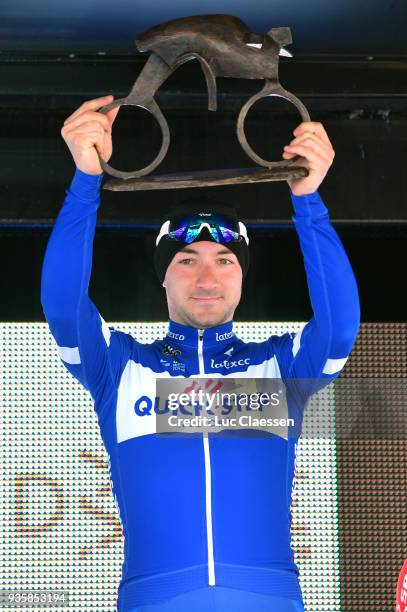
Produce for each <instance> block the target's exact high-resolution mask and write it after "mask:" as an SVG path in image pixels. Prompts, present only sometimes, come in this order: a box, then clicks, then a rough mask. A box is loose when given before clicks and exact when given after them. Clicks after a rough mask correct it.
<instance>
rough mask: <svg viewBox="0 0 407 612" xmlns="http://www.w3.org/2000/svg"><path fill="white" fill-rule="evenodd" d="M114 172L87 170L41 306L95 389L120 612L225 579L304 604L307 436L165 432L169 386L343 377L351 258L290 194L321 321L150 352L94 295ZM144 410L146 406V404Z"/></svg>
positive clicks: (173, 328) (219, 334) (225, 327)
mask: <svg viewBox="0 0 407 612" xmlns="http://www.w3.org/2000/svg"><path fill="white" fill-rule="evenodd" d="M102 178H103V175H98V176H92V175H87V174H85V173H83V172H81V171H80V170H76V172H75V175H74V178H73V181H72V183H71V186H70V188H69V189H68V190H67V192H66V198H65V201H64V203H63V206H62V208H61V210H60V212H59V215H58V218H57V220H56V222H55V225H54V227H53V231H52V234H51V236H50V239H49V242H48V245H47V249H46V253H45V257H44V263H43V270H42V285H41V303H42V306H43V310H44V314H45V317H46V319H47V321H48V324H49V327H50V330H51V333H52V335H53V337H54V338H55V341H56V344H57V347H58V353H59V356H60V358H61V360H62V362H63V364H64V365H65V367H66V368H67V369H68V370H69V372H70V373H71V374H72V375H73V376H74V377H75V378H76V379H77V380H78V381H80V383H81V384H82V385H83V386H84V387H85V388H86V389H87V390H88V391H89V392H90V394H91V396H92V399H93V402H94V408H95V412H96V414H97V417H98V423H99V427H100V431H101V436H102V439H103V442H104V445H105V448H106V451H107V453H108V457H109V471H110V481H111V487H112V493H113V495H114V499H115V502H116V505H117V509H118V512H119V514H120V520H121V523H122V528H123V536H124V563H123V568H122V579H121V581H120V585H119V592H118V610H120V611H125V612H127V611H129V610H131V609H132V608H135V607H137V606H141V605H147V604H153V603H158V602H160V601H164V600H166V599H168V598H170V597H175V596H177V595H179V594H181V593H185V592H187V591H189V590H192V589H200V588H203V587H205V586H208V585H209V586H210V585H218V586H223V587H229V588H239V589H242V590H248V591H253V592H258V593H264V594H269V595H275V596H282V597H289V598H292V599H298V600H301V599H302V593H301V589H300V585H299V580H298V575H299V571H298V567H297V565H296V564H295V562H294V555H293V550H292V548H291V543H290V540H291V538H290V528H291V512H290V503H291V493H292V486H293V482H294V476H295V452H296V443H297V440H298V438H284V437H279V436H271V435H270V436H264V435H263V436H254V437H233V436H232V437H227V436H225V437H222V436H216V435H211V434H206V435H200V436H195V435H194V436H190V437H188V436H183V437H171V436H169V437H163V436H159V435H157V433H156V413H155V411H154V410H153V409H150V408H151V407H152V406H153V405H154V400H155V396H156V381H157V378H165V377H167V378H168V377H173V376H181V377H190V376H201V377H205V376H208V377H210V378H214V377H230V376H233V377H239V378H244V377H250V378H281V379H283V380H284V379H287V380H288V379H290V378H304V379H314V380H315V384H314V386H313V388H312V393H313V392H315V391H316V390H317V389H320V388H323V387H324V386H325V385H327V384H329V382H331V381H332V380H333V379H334V378H335V377H337V376H338V375H339V373H340V371H341V369H342V368H343V366H344V364H345V362H346V360H347V358H348V356H349V353H350V351H351V349H352V346H353V344H354V342H355V340H356V336H357V332H358V328H359V323H360V308H359V298H358V291H357V285H356V281H355V278H354V275H353V271H352V268H351V265H350V263H349V260H348V257H347V255H346V253H345V250H344V248H343V246H342V244H341V242H340V239H339V237H338V236H337V234H336V232H335V230H334V228H333V227H332V225H331V223H330V220H329V215H328V211H327V208H326V206H325V204H324V203H323V201H322V199H321V197H320V195H319V194H318V192H315V193H313V194H310V195H306V196H294V195H293V194H292V193H291V198H292V203H293V206H294V209H295V215H294V216H293V217H292V219H293V222H294V224H295V228H296V231H297V233H298V236H299V240H300V246H301V250H302V253H303V256H304V263H305V270H306V275H307V282H308V288H309V294H310V299H311V304H312V308H313V313H314V316H313V317H312V318H311V320H310V321H309V322H308V323H307V324H306V325H304V326H303V327H302V328H301V329H300V331H298V332H297V333H285V334H283V335H281V336H277V335H273V336H271V337H269V338H268V339H267V340H265V341H264V342H244V341H242V340H241V339H239V338H238V337H237V336H236V334H235V332H234V329H233V322H232V321H228V322H226V323H223V324H221V325H218V326H215V327H212V328H208V329H203V330H200V329H196V328H193V327H189V326H186V325H183V324H180V323H177V322H175V321H172V320H170V321H169V324H168V331H167V334H166V336H165V337H164V338H162V339H157V340H155V342H153V343H151V344H143V343H140V342H138V341H136V340H135V339H134V338H133V337H132V336H131V335H130V334H126V333H124V332H121V331H118V330H116V329H114V327H112V326H109V325H107V323H106V322H105V321H104V319H103V317H102V316H101V314H100V313H99V311H98V309H97V308H96V306H95V305H94V303H93V302H92V300H91V299H90V298H89V296H88V286H89V280H90V274H91V267H92V248H93V238H94V233H95V225H96V219H97V209H98V207H99V205H100V186H101V181H102ZM140 402H143V409H141V408H140V406H141V403H140Z"/></svg>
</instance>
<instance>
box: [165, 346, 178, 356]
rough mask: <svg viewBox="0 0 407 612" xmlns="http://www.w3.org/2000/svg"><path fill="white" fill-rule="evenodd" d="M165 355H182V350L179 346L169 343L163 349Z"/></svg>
mask: <svg viewBox="0 0 407 612" xmlns="http://www.w3.org/2000/svg"><path fill="white" fill-rule="evenodd" d="M162 352H163V353H164V355H170V357H175V356H176V355H181V350H180V349H178V348H174V347H173V346H170V345H169V344H166V345H165V346H164V348H163V350H162Z"/></svg>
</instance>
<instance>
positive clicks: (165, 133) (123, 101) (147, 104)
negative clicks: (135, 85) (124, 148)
mask: <svg viewBox="0 0 407 612" xmlns="http://www.w3.org/2000/svg"><path fill="white" fill-rule="evenodd" d="M117 106H139V107H140V108H145V109H146V110H147V111H148V112H149V113H151V114H152V115H154V117H155V118H156V120H157V121H158V123H159V125H160V128H161V133H162V137H163V138H162V144H161V150H160V152H159V153H158V155H157V157H156V158H155V159H154V160H153V161H152V162H151V164H149V165H148V166H145V167H144V168H142V169H141V170H131V171H129V172H124V171H122V170H116V168H113V167H112V166H110V165H109V164H108V163H107V162H106V161H105V160H104V159H102V157H101V156H100V154H99V151H97V154H98V157H99V162H100V165H101V167H102V169H103V170H104V171H105V172H107V173H108V174H110V175H111V176H117V177H118V178H122V179H131V178H137V177H139V176H145V175H146V174H149V173H150V172H152V171H153V170H154V168H156V167H157V166H158V165H159V164H160V163H161V162H162V160H163V159H164V157H165V156H166V154H167V151H168V147H169V144H170V130H169V128H168V123H167V121H166V119H165V117H164V115H163V114H162V112H161V109H160V107H159V106H158V104H157V102H156V101H155V100H154V98H150V99H149V100H143V101H142V102H140V103H137V102H135V101H134V100H131V93H130V94H129V96H127V97H126V98H119V99H117V100H114V101H113V102H111V103H110V104H106V105H105V106H102V108H100V109H99V111H98V112H99V113H106V112H107V111H109V110H111V109H112V108H116V107H117Z"/></svg>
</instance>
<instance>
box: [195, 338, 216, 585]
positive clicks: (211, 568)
mask: <svg viewBox="0 0 407 612" xmlns="http://www.w3.org/2000/svg"><path fill="white" fill-rule="evenodd" d="M202 349H203V329H198V361H199V375H200V376H201V375H204V374H205V366H204V361H203V352H202ZM203 447H204V458H205V507H206V534H207V547H208V582H209V586H213V585H214V584H215V563H214V558H213V534H212V481H211V454H210V451H209V440H208V433H207V432H204V434H203Z"/></svg>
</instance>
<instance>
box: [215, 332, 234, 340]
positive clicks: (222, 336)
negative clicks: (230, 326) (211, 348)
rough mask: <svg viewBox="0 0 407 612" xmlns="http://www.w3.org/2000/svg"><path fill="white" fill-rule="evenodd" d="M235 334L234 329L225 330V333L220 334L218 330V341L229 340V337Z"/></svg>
mask: <svg viewBox="0 0 407 612" xmlns="http://www.w3.org/2000/svg"><path fill="white" fill-rule="evenodd" d="M234 335H235V332H233V331H230V332H225V333H224V334H218V332H216V342H220V341H221V340H227V339H228V338H231V337H232V336H234Z"/></svg>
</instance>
